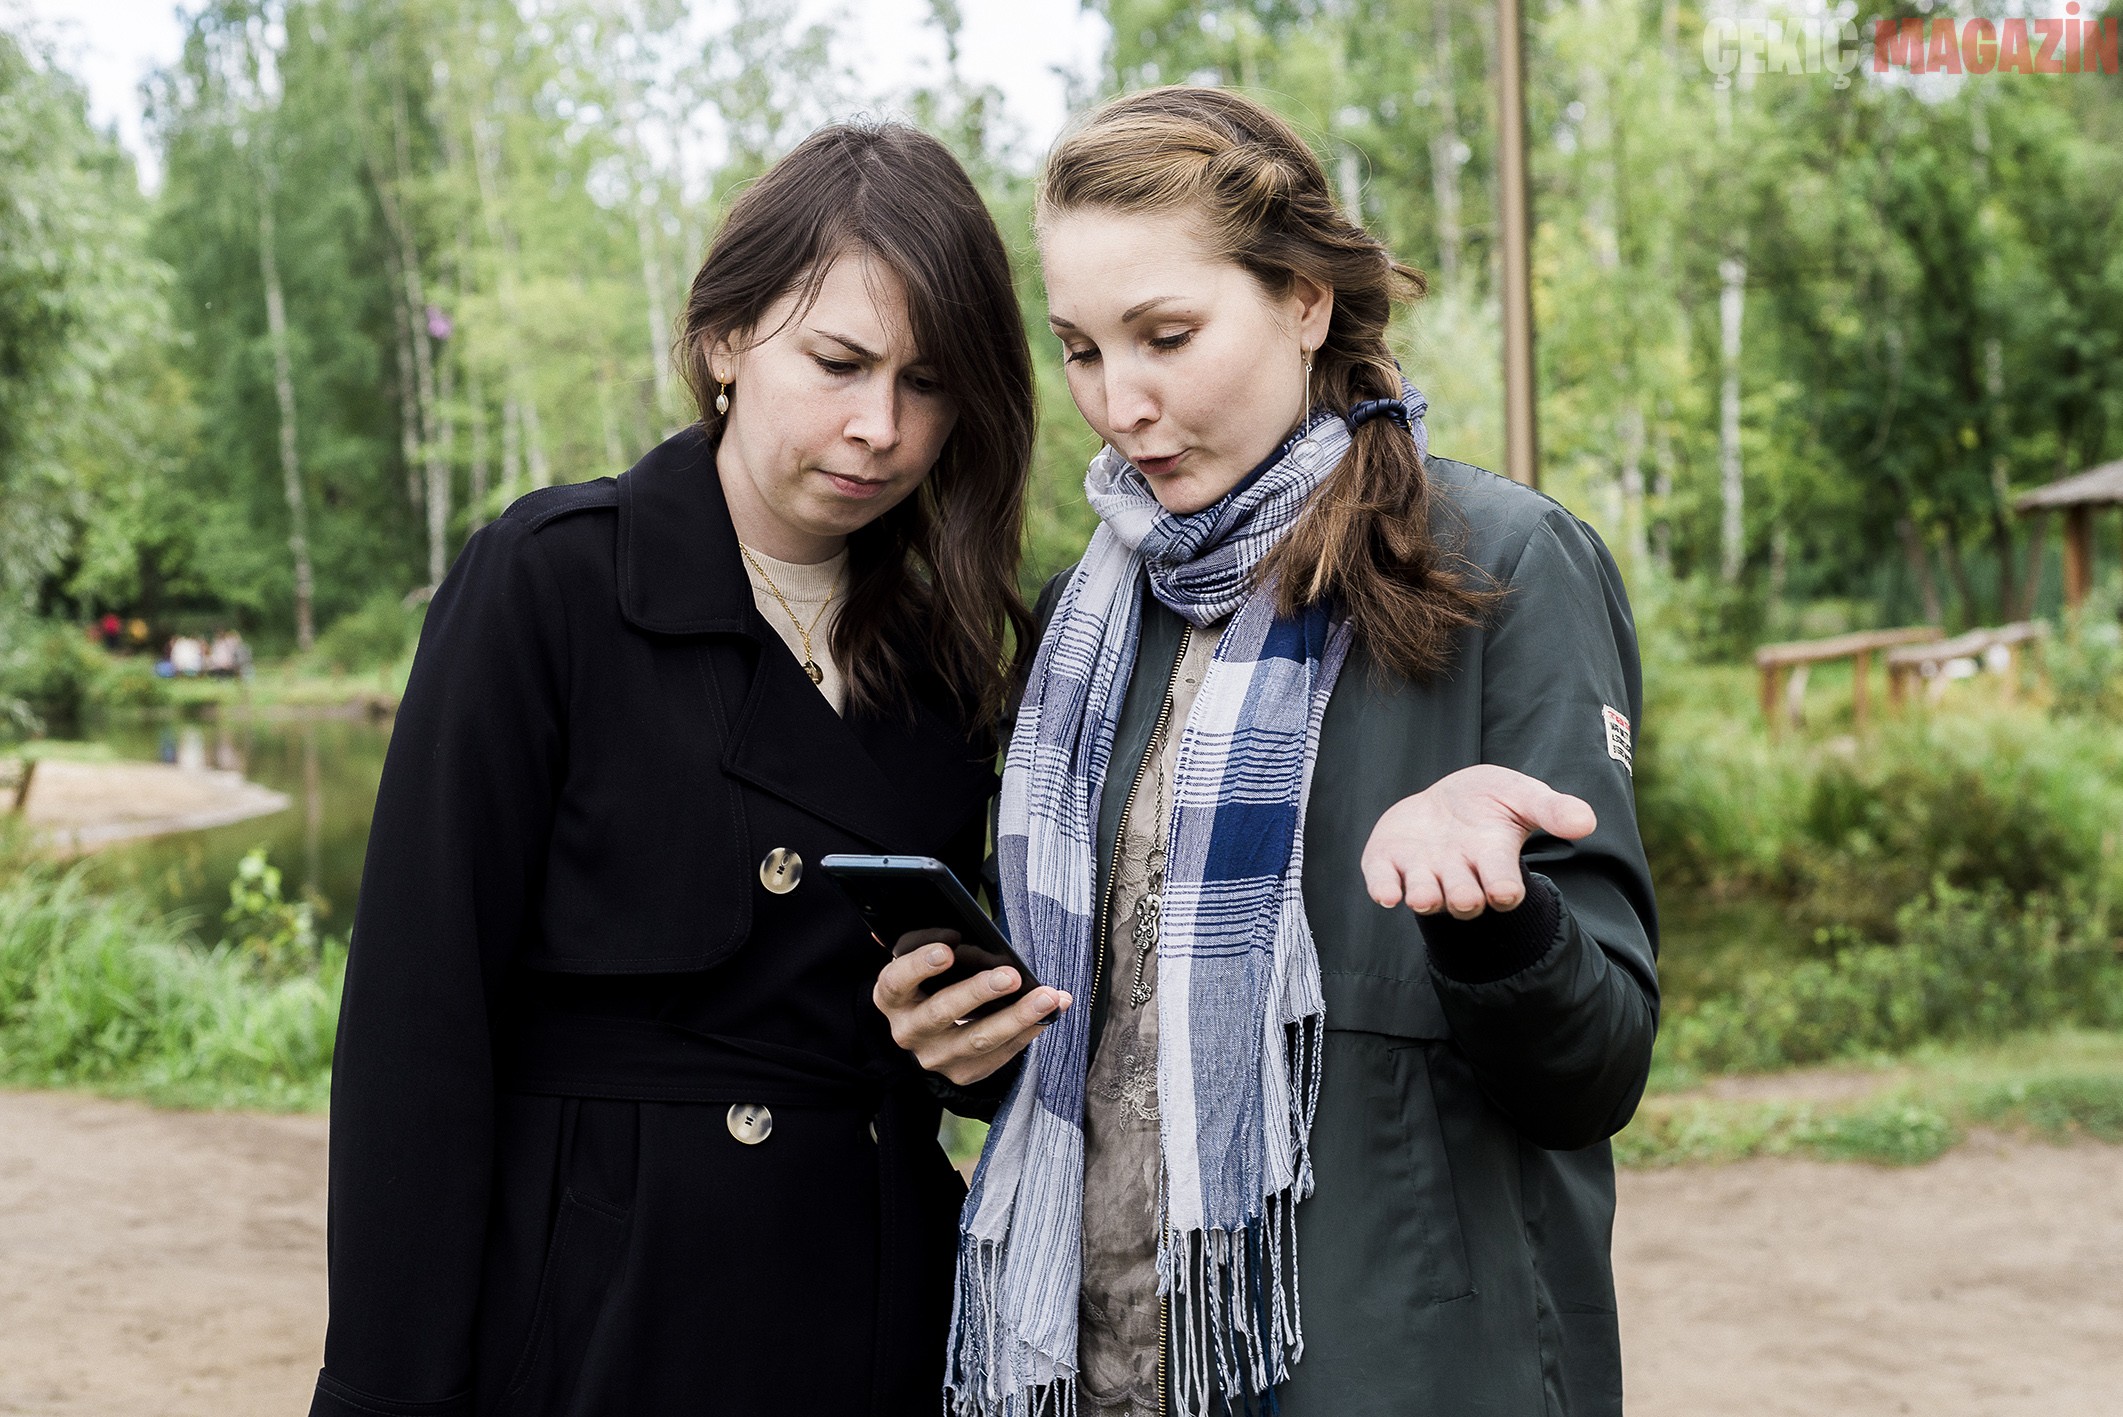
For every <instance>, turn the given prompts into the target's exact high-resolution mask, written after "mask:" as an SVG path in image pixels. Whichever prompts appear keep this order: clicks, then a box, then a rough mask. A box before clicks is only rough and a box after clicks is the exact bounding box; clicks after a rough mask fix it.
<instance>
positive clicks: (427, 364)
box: [370, 66, 451, 588]
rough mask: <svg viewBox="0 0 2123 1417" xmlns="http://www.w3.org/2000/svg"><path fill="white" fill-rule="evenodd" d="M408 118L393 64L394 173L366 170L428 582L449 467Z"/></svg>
mask: <svg viewBox="0 0 2123 1417" xmlns="http://www.w3.org/2000/svg"><path fill="white" fill-rule="evenodd" d="M410 127H411V120H410V119H409V118H408V116H407V114H406V105H405V90H404V88H403V86H402V85H401V84H400V82H399V78H398V71H397V68H396V67H395V66H393V68H392V70H391V157H392V162H393V168H394V170H393V172H392V174H391V176H390V178H389V179H388V180H386V178H385V176H384V174H383V173H382V172H381V171H379V170H378V169H377V167H376V165H375V164H374V163H373V162H372V163H371V165H370V173H371V176H372V177H373V178H374V180H375V183H376V194H377V198H378V200H379V201H380V203H381V204H382V207H383V219H384V224H385V225H386V226H387V227H389V228H390V233H391V237H392V239H393V241H394V243H395V244H396V246H397V256H398V262H397V263H398V273H399V281H400V294H401V296H402V298H403V299H404V301H405V318H406V323H407V325H408V326H409V327H410V329H411V333H412V340H411V344H412V352H413V379H414V387H415V388H416V389H417V390H418V392H419V417H420V466H421V472H422V474H423V475H424V480H425V483H426V488H425V492H426V495H425V499H424V500H425V502H426V505H427V522H428V527H427V531H428V585H429V587H430V588H432V587H434V586H437V585H440V584H441V583H442V572H443V571H444V570H445V569H446V568H447V567H448V564H449V555H448V553H449V545H448V535H449V525H450V491H451V488H450V465H449V453H448V449H447V448H446V446H445V443H444V439H443V436H442V414H441V395H440V392H439V390H438V388H437V385H436V380H435V357H434V344H433V339H432V335H431V333H430V331H429V329H428V298H427V291H426V287H425V283H424V281H423V280H422V277H421V274H420V245H419V242H418V240H417V238H416V237H415V236H414V234H413V226H412V222H411V220H410V218H409V217H408V216H407V214H406V211H405V206H404V203H403V201H402V200H401V197H402V194H403V193H404V191H405V188H406V185H407V184H408V183H409V182H410V181H411V180H412V175H413V153H412V139H411V136H410V134H409V132H408V129H409V128H410Z"/></svg>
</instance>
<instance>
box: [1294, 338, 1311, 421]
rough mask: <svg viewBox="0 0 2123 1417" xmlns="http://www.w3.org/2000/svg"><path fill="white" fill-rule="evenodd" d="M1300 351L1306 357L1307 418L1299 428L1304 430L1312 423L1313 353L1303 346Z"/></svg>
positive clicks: (1304, 418)
mask: <svg viewBox="0 0 2123 1417" xmlns="http://www.w3.org/2000/svg"><path fill="white" fill-rule="evenodd" d="M1300 349H1301V350H1302V352H1303V354H1304V356H1305V416H1304V417H1303V418H1301V419H1299V420H1298V425H1297V426H1298V427H1300V428H1302V427H1304V426H1305V425H1306V424H1307V423H1310V422H1311V421H1312V351H1311V350H1309V349H1303V347H1302V346H1300Z"/></svg>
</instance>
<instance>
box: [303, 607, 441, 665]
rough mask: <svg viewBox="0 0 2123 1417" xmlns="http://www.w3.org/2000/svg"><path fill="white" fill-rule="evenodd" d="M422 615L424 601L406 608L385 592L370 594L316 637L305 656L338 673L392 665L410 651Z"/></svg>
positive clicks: (424, 613) (422, 617) (418, 635)
mask: <svg viewBox="0 0 2123 1417" xmlns="http://www.w3.org/2000/svg"><path fill="white" fill-rule="evenodd" d="M425 616H426V607H425V605H424V604H423V605H422V606H419V607H416V608H414V609H410V610H409V609H407V608H406V606H405V604H404V602H403V601H402V600H400V599H399V597H397V596H394V595H392V594H390V593H389V592H388V591H386V592H383V593H382V594H379V595H373V596H370V597H369V598H368V600H367V601H365V602H363V604H362V605H361V606H360V607H359V608H357V609H354V610H350V611H348V612H347V613H346V614H345V615H342V616H340V617H339V618H338V619H337V620H335V621H333V622H332V625H331V628H329V629H327V630H326V631H325V632H324V633H323V634H321V635H319V636H318V637H317V644H316V647H315V648H314V649H312V650H311V651H310V654H309V658H310V660H311V661H312V662H314V663H316V664H320V665H323V666H326V667H327V668H330V669H332V670H335V671H339V672H347V671H354V670H362V669H378V668H382V667H384V666H387V665H392V664H396V663H397V662H398V661H399V660H401V659H403V658H405V657H406V655H408V654H409V653H411V652H412V649H413V643H414V641H415V640H417V639H418V638H419V637H420V624H421V621H422V619H424V618H425Z"/></svg>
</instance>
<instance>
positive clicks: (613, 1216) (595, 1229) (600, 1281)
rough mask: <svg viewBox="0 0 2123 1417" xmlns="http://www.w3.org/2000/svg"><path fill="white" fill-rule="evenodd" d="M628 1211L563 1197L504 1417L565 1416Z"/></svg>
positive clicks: (618, 1255) (621, 1247) (569, 1194)
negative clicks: (529, 1328)
mask: <svg viewBox="0 0 2123 1417" xmlns="http://www.w3.org/2000/svg"><path fill="white" fill-rule="evenodd" d="M626 1233H627V1212H626V1211H625V1210H623V1209H621V1208H620V1207H617V1206H613V1205H610V1204H608V1203H606V1202H604V1201H600V1200H597V1199H595V1198H592V1197H587V1196H580V1195H577V1194H576V1193H575V1192H574V1191H573V1190H568V1191H566V1192H564V1193H562V1195H561V1198H560V1210H559V1214H558V1215H557V1216H556V1217H555V1219H554V1222H553V1238H552V1242H551V1244H550V1245H548V1246H547V1249H546V1262H545V1269H544V1271H543V1272H542V1273H541V1274H540V1275H539V1278H538V1301H537V1305H536V1307H535V1308H534V1309H533V1311H532V1315H531V1331H530V1333H529V1335H528V1336H527V1337H526V1338H525V1339H524V1346H523V1354H522V1356H521V1357H519V1358H518V1359H517V1360H516V1366H515V1368H514V1370H513V1374H514V1375H513V1376H512V1377H511V1378H510V1380H509V1385H508V1388H507V1389H506V1390H505V1391H504V1392H503V1394H502V1400H501V1406H500V1409H499V1410H500V1411H501V1412H503V1413H506V1414H508V1417H563V1414H565V1413H567V1412H568V1411H570V1410H571V1400H572V1398H573V1396H574V1392H575V1385H576V1381H577V1379H578V1378H579V1377H580V1376H581V1369H582V1363H583V1358H584V1355H585V1354H586V1353H587V1352H588V1350H589V1346H590V1341H591V1338H592V1337H593V1336H594V1335H595V1333H596V1331H597V1323H598V1319H599V1318H600V1317H601V1315H602V1313H603V1310H604V1299H605V1293H606V1291H607V1290H609V1289H610V1288H611V1286H612V1279H613V1277H614V1275H616V1274H617V1273H618V1270H619V1265H620V1261H621V1259H622V1258H623V1256H624V1254H625V1241H626Z"/></svg>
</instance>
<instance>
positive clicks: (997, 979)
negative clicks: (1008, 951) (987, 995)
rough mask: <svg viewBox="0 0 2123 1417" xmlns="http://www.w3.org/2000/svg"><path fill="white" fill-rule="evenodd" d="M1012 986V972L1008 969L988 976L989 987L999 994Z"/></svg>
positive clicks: (999, 970)
mask: <svg viewBox="0 0 2123 1417" xmlns="http://www.w3.org/2000/svg"><path fill="white" fill-rule="evenodd" d="M1010 984H1011V979H1010V971H1009V970H1007V969H998V970H996V971H994V972H993V973H991V974H990V975H989V976H988V987H989V988H990V989H993V990H994V991H995V992H996V993H998V994H1000V993H1003V992H1004V991H1005V990H1007V989H1009V987H1010Z"/></svg>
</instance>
